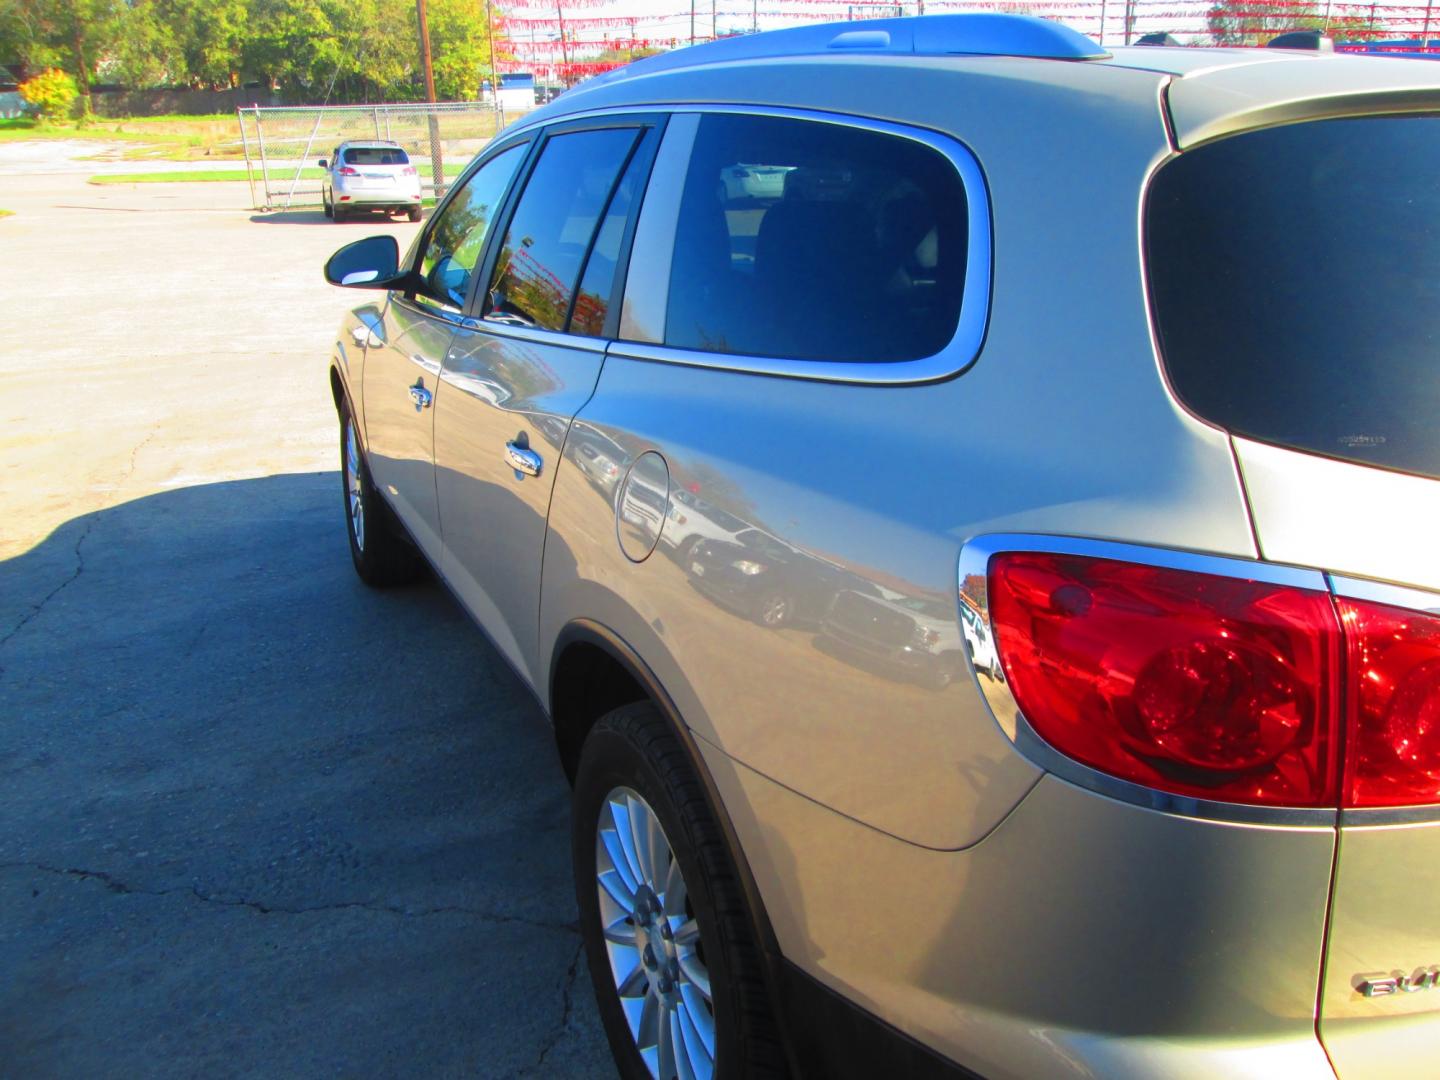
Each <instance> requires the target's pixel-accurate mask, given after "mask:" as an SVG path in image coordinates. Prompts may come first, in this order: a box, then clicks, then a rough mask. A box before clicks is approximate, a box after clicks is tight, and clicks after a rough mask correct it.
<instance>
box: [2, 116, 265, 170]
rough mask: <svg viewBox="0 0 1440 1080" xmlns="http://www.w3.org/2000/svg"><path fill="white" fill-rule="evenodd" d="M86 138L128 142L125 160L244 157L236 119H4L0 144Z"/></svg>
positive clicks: (229, 117)
mask: <svg viewBox="0 0 1440 1080" xmlns="http://www.w3.org/2000/svg"><path fill="white" fill-rule="evenodd" d="M37 139H46V140H49V139H84V140H87V141H91V142H123V143H130V144H131V145H130V146H128V147H127V148H126V149H125V150H124V151H123V153H122V156H124V157H126V158H143V159H157V158H158V159H160V160H164V161H194V160H196V159H201V158H222V159H227V158H242V157H244V152H243V150H242V149H241V145H240V131H239V127H238V126H237V125H236V122H235V118H234V117H233V116H226V115H224V114H217V115H215V116H138V117H127V118H126V119H124V120H106V119H100V118H98V117H97V118H92V119H90V120H88V121H86V122H85V123H84V124H79V123H75V124H49V123H45V122H43V121H40V120H35V119H32V118H29V117H19V118H15V119H9V120H0V142H24V141H32V140H37Z"/></svg>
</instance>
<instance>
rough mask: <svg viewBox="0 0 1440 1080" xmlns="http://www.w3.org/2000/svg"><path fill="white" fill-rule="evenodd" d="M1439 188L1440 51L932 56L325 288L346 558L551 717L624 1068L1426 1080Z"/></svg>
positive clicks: (580, 95) (1435, 669)
mask: <svg viewBox="0 0 1440 1080" xmlns="http://www.w3.org/2000/svg"><path fill="white" fill-rule="evenodd" d="M1437 176H1440V71H1437V70H1434V69H1433V65H1428V64H1410V63H1406V62H1405V61H1401V60H1390V59H1363V58H1354V57H1341V56H1334V55H1317V54H1314V53H1310V54H1305V53H1299V52H1281V51H1266V50H1250V51H1243V50H1234V51H1226V50H1205V49H1167V48H1135V49H1116V50H1114V51H1113V52H1106V51H1105V50H1103V49H1101V48H1100V47H1099V46H1097V45H1096V44H1095V43H1094V42H1093V41H1090V40H1089V39H1087V38H1084V37H1082V36H1080V35H1078V34H1076V33H1073V32H1071V31H1069V30H1067V29H1065V28H1063V27H1061V26H1058V25H1056V24H1053V23H1047V22H1042V21H1039V20H1035V19H1029V18H1022V17H1013V16H991V15H965V16H959V15H957V16H949V15H947V16H935V17H927V18H915V19H894V20H881V21H875V22H866V23H846V24H842V25H837V26H817V27H806V28H802V29H797V30H789V31H782V32H777V33H771V34H761V35H758V36H754V37H746V38H737V39H733V40H727V41H721V42H717V43H715V44H712V45H704V46H700V47H696V48H691V49H686V50H682V51H677V52H674V53H670V54H667V55H664V56H659V57H656V58H653V59H650V60H646V61H643V62H640V63H636V64H634V65H632V66H630V67H629V68H627V69H625V70H623V71H621V72H618V73H615V74H613V75H610V76H606V77H602V78H598V79H595V80H594V81H592V82H590V83H588V84H586V85H584V86H581V87H579V88H577V89H575V90H573V91H571V92H569V93H567V94H565V95H564V96H563V97H561V98H560V99H559V100H557V101H556V102H554V103H553V104H552V105H550V106H549V107H547V108H544V109H541V110H539V111H537V112H535V113H532V114H530V115H529V116H527V117H526V118H525V119H524V120H523V121H522V122H521V123H520V124H518V125H517V126H514V127H512V128H510V129H508V130H507V131H505V132H504V133H503V134H501V135H500V136H499V137H498V138H496V140H495V141H494V142H493V143H492V144H491V145H490V146H489V147H488V148H487V149H486V150H485V151H484V153H482V154H481V155H480V157H479V158H478V159H477V160H476V161H475V162H474V163H473V164H472V165H471V166H470V168H469V169H468V170H467V172H466V173H465V175H464V177H463V179H462V181H461V182H460V183H459V184H458V185H457V186H456V188H455V190H454V191H453V192H452V193H451V194H450V195H449V196H448V198H447V199H446V200H445V202H444V203H443V204H442V205H441V206H440V207H439V208H438V211H437V212H436V214H435V215H434V218H433V220H432V221H431V222H430V223H429V225H428V227H427V228H426V229H425V230H424V231H423V232H422V233H420V235H419V238H418V240H417V241H416V243H415V245H414V246H413V248H412V249H411V251H410V252H409V253H408V254H407V255H405V256H404V257H403V258H402V257H401V256H400V253H399V250H398V247H397V246H396V244H395V241H394V240H393V239H391V238H389V237H377V238H372V239H370V240H365V241H361V242H360V243H358V244H355V245H351V246H350V247H347V248H345V249H342V250H341V251H340V252H338V253H337V254H336V255H335V256H334V257H333V258H332V259H331V261H330V263H329V264H328V266H327V276H328V277H329V279H330V280H331V281H333V282H335V283H336V284H342V285H351V286H355V287H358V288H365V289H373V290H377V292H376V294H375V296H376V298H375V301H374V302H373V303H371V304H368V305H365V306H362V307H359V308H357V309H356V310H355V311H354V312H353V313H352V314H350V315H349V316H348V317H347V318H346V320H345V323H344V326H343V327H342V330H341V333H340V334H339V336H338V341H337V344H336V347H335V351H334V356H333V363H332V368H331V373H330V377H331V386H332V390H333V393H334V399H335V404H336V407H337V408H338V410H339V414H340V424H341V431H342V447H343V449H342V460H343V465H344V483H345V499H346V510H347V520H348V522H349V527H350V548H351V555H352V556H353V558H354V562H355V567H356V569H357V570H358V571H359V573H360V575H361V577H363V578H364V579H365V580H366V581H367V582H370V583H372V584H375V585H384V584H389V583H393V582H398V581H404V580H407V579H409V578H411V577H413V576H414V575H415V574H416V573H417V572H418V571H419V569H420V567H421V566H422V565H423V564H425V563H428V564H429V565H430V566H431V567H433V568H434V570H435V572H436V573H437V574H438V575H439V577H440V578H441V579H442V580H443V581H444V582H445V584H446V585H447V586H448V587H449V588H450V589H451V590H452V591H453V592H454V593H455V595H456V596H457V598H458V599H459V601H460V603H461V604H462V605H463V606H464V607H465V608H466V610H468V611H469V612H470V613H471V615H472V616H473V617H474V618H475V620H476V621H477V622H478V623H479V624H480V626H481V627H483V628H484V630H485V632H486V633H487V634H488V635H489V636H490V637H491V638H492V639H493V641H494V642H495V645H496V647H497V648H498V649H499V650H500V652H501V653H502V654H503V655H504V656H505V657H506V658H507V659H508V660H509V662H510V663H511V664H512V665H513V666H514V668H515V670H516V671H517V672H518V673H519V675H520V677H521V678H522V679H523V680H524V681H525V682H526V683H527V684H528V685H529V686H530V687H532V688H533V690H534V692H535V694H536V696H537V697H538V699H539V700H540V702H541V703H542V705H543V706H544V708H545V710H546V712H547V713H548V715H549V716H550V718H551V719H552V720H553V723H554V730H555V738H556V742H557V745H558V747H559V751H560V758H561V760H562V761H563V762H564V766H565V769H566V770H567V771H568V773H569V776H570V778H571V780H572V781H573V783H574V791H575V798H574V869H575V880H576V889H577V898H578V901H579V907H580V915H581V923H582V928H583V932H584V936H585V941H586V946H587V957H588V961H589V967H590V971H591V973H592V976H593V978H594V982H595V990H596V994H597V998H598V1001H599V1008H600V1014H601V1016H602V1017H603V1020H604V1023H605V1026H606V1029H607V1031H608V1035H609V1039H610V1042H611V1044H612V1046H613V1048H614V1051H615V1056H616V1060H617V1062H618V1063H619V1067H620V1070H621V1072H622V1073H623V1074H624V1075H625V1076H627V1077H645V1076H650V1077H660V1078H664V1080H670V1078H672V1077H678V1078H682V1080H688V1078H690V1077H708V1076H712V1075H720V1076H729V1077H736V1076H742V1075H743V1076H764V1075H779V1074H782V1073H785V1072H786V1071H789V1072H791V1073H794V1074H797V1075H798V1074H803V1075H808V1076H822V1077H824V1076H847V1075H848V1076H867V1077H868V1076H909V1077H920V1076H931V1075H935V1076H939V1075H974V1074H979V1075H984V1076H987V1077H1047V1078H1049V1077H1097V1076H1100V1077H1128V1076H1155V1075H1163V1076H1186V1077H1216V1076H1254V1077H1260V1076H1265V1077H1276V1076H1283V1077H1286V1078H1290V1080H1296V1078H1310V1077H1333V1076H1334V1075H1336V1074H1338V1075H1339V1076H1341V1077H1344V1078H1347V1080H1348V1078H1351V1077H1363V1076H1375V1075H1381V1074H1385V1075H1398V1074H1401V1073H1403V1072H1408V1073H1416V1072H1417V1071H1418V1072H1419V1073H1421V1074H1423V1073H1426V1072H1427V1071H1428V1069H1429V1068H1430V1067H1433V1065H1434V1062H1435V1061H1437V1060H1440V1057H1437V1055H1440V966H1437V965H1440V929H1437V927H1440V558H1437V556H1436V550H1435V546H1434V545H1435V543H1436V536H1437V532H1440V434H1437V432H1440V428H1437V425H1436V423H1435V417H1436V416H1437V415H1440V374H1437V373H1440V330H1437V321H1436V318H1437V314H1440V187H1437V184H1436V177H1437ZM1426 1061H1429V1062H1431V1065H1430V1066H1427V1065H1425V1062H1426Z"/></svg>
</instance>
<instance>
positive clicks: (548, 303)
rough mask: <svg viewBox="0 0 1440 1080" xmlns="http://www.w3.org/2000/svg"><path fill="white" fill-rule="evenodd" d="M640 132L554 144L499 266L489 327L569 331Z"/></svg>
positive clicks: (559, 139) (566, 138)
mask: <svg viewBox="0 0 1440 1080" xmlns="http://www.w3.org/2000/svg"><path fill="white" fill-rule="evenodd" d="M638 134H639V133H638V131H637V130H636V129H635V128H606V129H602V130H596V131H576V132H570V133H569V134H565V135H556V136H554V137H553V138H551V139H550V140H549V141H548V142H546V144H545V149H544V150H543V151H542V153H541V155H540V160H539V161H538V162H537V163H536V165H535V169H534V171H533V172H532V173H531V174H530V179H529V182H528V183H526V185H525V191H524V193H523V194H522V195H521V196H520V202H519V203H518V204H517V205H516V207H515V216H514V217H513V218H512V219H511V221H510V228H509V231H508V232H507V233H506V234H505V243H504V245H503V246H502V247H501V249H500V258H499V259H498V261H497V262H496V264H495V275H494V277H493V278H492V280H491V286H490V298H489V304H488V305H487V311H486V314H485V319H486V320H487V321H490V322H499V323H510V324H512V325H516V326H533V327H537V328H539V329H542V330H563V329H564V328H565V322H566V319H567V317H568V316H569V313H570V300H571V297H572V296H573V295H574V292H575V283H576V280H577V279H578V278H579V276H580V267H581V263H582V262H583V261H584V259H585V253H586V251H588V250H589V248H590V241H591V240H592V238H593V237H594V236H595V227H596V225H597V224H598V223H599V221H600V216H601V214H602V213H603V212H604V210H605V207H606V204H607V202H608V201H609V199H610V196H611V194H612V192H613V191H614V189H615V181H616V178H617V177H618V176H619V175H620V170H621V169H622V168H624V166H625V163H626V161H627V160H628V158H629V155H630V150H631V148H632V147H633V146H634V145H635V140H636V138H637V137H638Z"/></svg>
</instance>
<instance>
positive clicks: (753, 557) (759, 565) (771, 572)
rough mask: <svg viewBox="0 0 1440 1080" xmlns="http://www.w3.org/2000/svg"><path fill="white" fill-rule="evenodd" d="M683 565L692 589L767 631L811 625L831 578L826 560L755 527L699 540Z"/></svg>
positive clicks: (827, 596) (823, 601) (818, 614)
mask: <svg viewBox="0 0 1440 1080" xmlns="http://www.w3.org/2000/svg"><path fill="white" fill-rule="evenodd" d="M688 564H689V565H688V567H687V570H688V572H689V574H690V583H691V584H692V585H694V586H695V588H697V589H699V590H700V591H701V592H703V593H705V594H706V595H708V596H710V597H712V598H714V599H715V600H717V601H719V602H720V603H721V604H724V605H725V606H726V607H729V608H730V609H732V610H734V611H738V612H740V613H741V614H744V615H747V616H749V617H750V618H752V619H754V620H755V621H756V622H758V623H760V624H761V625H763V626H768V627H770V628H772V629H778V628H779V627H782V626H789V625H791V624H797V623H798V624H802V625H806V624H808V625H813V624H814V622H815V620H816V619H818V618H819V617H820V613H821V611H822V610H823V608H824V606H825V605H826V603H828V601H829V592H828V590H829V589H830V588H831V582H832V581H833V579H834V573H833V568H832V567H830V566H828V565H827V564H826V563H824V562H822V561H821V560H819V559H817V558H815V557H814V556H813V555H808V554H806V553H805V552H802V551H797V550H796V549H795V548H792V547H790V546H789V545H788V544H783V543H781V542H780V541H778V540H776V539H775V538H774V537H773V536H771V535H770V534H768V533H765V532H762V531H761V530H759V529H754V528H749V529H745V530H744V531H742V532H740V533H738V534H737V535H736V536H735V539H734V542H733V543H730V542H726V541H723V540H700V541H698V542H697V543H696V544H695V546H694V547H693V549H692V550H691V552H690V555H689V557H688Z"/></svg>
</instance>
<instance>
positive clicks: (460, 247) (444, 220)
mask: <svg viewBox="0 0 1440 1080" xmlns="http://www.w3.org/2000/svg"><path fill="white" fill-rule="evenodd" d="M524 157H525V147H524V146H523V145H522V146H512V147H511V148H510V149H509V150H506V151H504V152H503V153H501V154H497V155H496V156H495V157H493V158H491V159H490V160H489V161H487V162H486V163H485V164H484V165H482V166H481V167H480V169H479V171H477V172H476V173H475V175H474V176H472V177H471V178H470V180H469V182H468V183H467V184H466V185H465V187H464V189H463V190H462V191H460V192H459V193H457V194H456V196H455V198H454V199H453V200H452V201H451V202H450V204H449V205H448V206H446V207H445V210H444V212H443V213H442V214H441V215H440V217H439V219H438V220H437V221H436V222H435V224H434V225H433V226H432V228H431V230H430V235H429V238H428V239H427V241H426V243H425V251H424V254H423V255H422V256H421V258H420V277H421V279H422V280H423V281H424V282H425V293H426V296H425V297H422V299H429V300H436V301H439V302H440V304H441V305H442V306H444V307H447V308H453V309H455V310H459V309H460V308H463V307H464V306H465V298H466V297H467V296H468V295H469V292H470V280H471V278H472V277H473V276H474V274H475V267H476V264H477V263H478V262H479V261H480V255H481V253H482V252H483V251H484V250H485V238H486V236H488V235H489V232H490V223H491V222H492V221H493V220H494V218H495V212H496V211H497V210H498V209H499V208H500V200H501V199H503V198H504V197H505V189H506V188H508V187H509V186H510V180H511V178H512V177H513V176H514V175H515V170H516V169H518V168H519V167H520V162H521V161H522V160H524Z"/></svg>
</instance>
